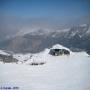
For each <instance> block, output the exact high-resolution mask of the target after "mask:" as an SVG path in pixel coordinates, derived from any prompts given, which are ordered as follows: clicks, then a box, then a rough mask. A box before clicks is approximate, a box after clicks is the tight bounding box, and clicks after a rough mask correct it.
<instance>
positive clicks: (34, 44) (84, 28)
mask: <svg viewBox="0 0 90 90" xmlns="http://www.w3.org/2000/svg"><path fill="white" fill-rule="evenodd" d="M35 29H36V28H35ZM30 31H32V32H27V33H23V32H19V33H17V35H16V36H14V37H13V38H9V39H6V40H4V41H2V42H0V48H1V49H5V50H9V51H14V52H18V53H21V52H23V53H24V52H28V53H30V52H31V53H37V52H41V51H43V50H44V49H45V48H50V47H51V46H52V45H54V44H57V43H59V44H62V45H64V46H66V47H68V48H70V49H71V50H73V51H80V50H81V51H82V50H84V51H87V52H90V25H89V24H83V25H78V26H73V27H71V28H68V29H63V30H58V29H57V30H54V29H52V30H49V29H48V28H37V30H30Z"/></svg>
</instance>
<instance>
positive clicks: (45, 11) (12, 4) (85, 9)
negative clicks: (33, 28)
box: [0, 0, 90, 18]
mask: <svg viewBox="0 0 90 90" xmlns="http://www.w3.org/2000/svg"><path fill="white" fill-rule="evenodd" d="M0 15H2V16H4V15H5V16H19V17H30V18H43V17H44V18H46V17H52V18H68V17H71V18H73V17H81V16H89V15H90V0H0Z"/></svg>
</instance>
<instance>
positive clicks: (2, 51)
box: [0, 50, 9, 55]
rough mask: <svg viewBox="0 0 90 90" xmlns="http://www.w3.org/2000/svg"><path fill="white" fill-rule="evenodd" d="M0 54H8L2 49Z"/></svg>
mask: <svg viewBox="0 0 90 90" xmlns="http://www.w3.org/2000/svg"><path fill="white" fill-rule="evenodd" d="M0 54H2V55H9V54H8V53H6V52H4V50H0Z"/></svg>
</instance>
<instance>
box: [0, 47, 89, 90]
mask: <svg viewBox="0 0 90 90" xmlns="http://www.w3.org/2000/svg"><path fill="white" fill-rule="evenodd" d="M48 52H49V49H46V50H45V51H44V52H41V53H38V54H35V55H33V56H32V59H34V60H36V61H38V60H42V61H45V62H46V63H45V64H44V65H38V66H31V65H29V63H30V62H29V61H30V60H28V61H27V63H25V64H21V65H18V64H0V87H1V86H2V87H5V86H7V87H15V86H16V87H19V90H90V85H89V84H90V57H88V55H87V54H86V53H85V52H79V53H73V52H72V53H71V55H70V56H51V55H49V54H48Z"/></svg>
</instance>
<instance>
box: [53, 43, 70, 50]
mask: <svg viewBox="0 0 90 90" xmlns="http://www.w3.org/2000/svg"><path fill="white" fill-rule="evenodd" d="M51 49H66V50H68V51H70V49H68V48H66V47H64V46H63V45H60V44H55V45H53V46H52V48H51Z"/></svg>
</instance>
